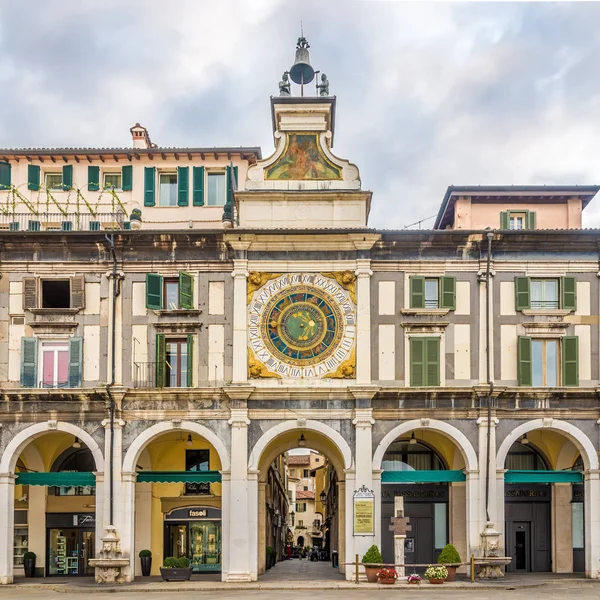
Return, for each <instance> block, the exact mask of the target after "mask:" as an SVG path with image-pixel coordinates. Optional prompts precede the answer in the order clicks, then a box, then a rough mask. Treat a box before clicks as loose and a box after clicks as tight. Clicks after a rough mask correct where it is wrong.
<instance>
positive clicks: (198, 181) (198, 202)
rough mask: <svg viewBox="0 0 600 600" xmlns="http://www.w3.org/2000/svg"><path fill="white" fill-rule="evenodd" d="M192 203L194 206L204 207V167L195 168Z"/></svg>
mask: <svg viewBox="0 0 600 600" xmlns="http://www.w3.org/2000/svg"><path fill="white" fill-rule="evenodd" d="M192 173H193V183H192V185H193V186H194V189H193V193H192V203H193V205H194V206H204V167H193V172H192Z"/></svg>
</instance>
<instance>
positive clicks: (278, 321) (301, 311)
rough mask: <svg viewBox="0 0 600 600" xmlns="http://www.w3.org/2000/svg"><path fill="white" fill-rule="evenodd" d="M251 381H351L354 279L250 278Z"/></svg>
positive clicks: (256, 275)
mask: <svg viewBox="0 0 600 600" xmlns="http://www.w3.org/2000/svg"><path fill="white" fill-rule="evenodd" d="M249 290H250V292H249V298H248V299H249V304H248V320H249V322H248V337H249V339H248V342H249V349H250V352H249V363H248V367H249V375H250V377H253V378H257V377H280V378H286V379H287V378H290V379H303V378H314V377H317V378H318V377H331V378H348V379H350V378H353V377H354V369H355V364H354V363H355V353H354V342H355V335H356V326H355V322H356V321H355V305H354V302H353V296H354V275H353V274H352V273H351V272H349V271H347V272H344V273H328V274H327V276H325V275H322V274H319V273H310V274H309V273H303V274H300V273H294V274H290V275H277V274H271V273H251V274H250V278H249Z"/></svg>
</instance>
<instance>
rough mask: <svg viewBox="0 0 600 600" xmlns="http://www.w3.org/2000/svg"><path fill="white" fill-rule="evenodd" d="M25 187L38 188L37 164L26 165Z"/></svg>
mask: <svg viewBox="0 0 600 600" xmlns="http://www.w3.org/2000/svg"><path fill="white" fill-rule="evenodd" d="M27 189H28V190H36V191H37V190H39V189H40V168H39V167H38V166H37V165H27Z"/></svg>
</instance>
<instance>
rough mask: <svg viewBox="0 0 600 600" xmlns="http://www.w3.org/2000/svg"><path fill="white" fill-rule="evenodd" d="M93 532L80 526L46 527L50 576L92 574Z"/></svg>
mask: <svg viewBox="0 0 600 600" xmlns="http://www.w3.org/2000/svg"><path fill="white" fill-rule="evenodd" d="M94 551H95V533H94V530H93V529H83V528H81V527H55V528H52V529H48V565H47V571H46V572H47V573H48V576H50V577H56V576H78V575H93V574H94V568H93V567H91V566H90V564H89V560H90V558H94Z"/></svg>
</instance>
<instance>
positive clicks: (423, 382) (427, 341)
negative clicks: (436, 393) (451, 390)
mask: <svg viewBox="0 0 600 600" xmlns="http://www.w3.org/2000/svg"><path fill="white" fill-rule="evenodd" d="M409 343H410V384H411V386H413V387H421V386H422V387H436V386H439V385H440V338H439V337H411V338H410V342H409Z"/></svg>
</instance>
